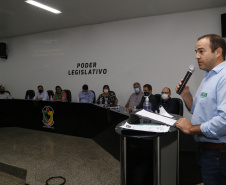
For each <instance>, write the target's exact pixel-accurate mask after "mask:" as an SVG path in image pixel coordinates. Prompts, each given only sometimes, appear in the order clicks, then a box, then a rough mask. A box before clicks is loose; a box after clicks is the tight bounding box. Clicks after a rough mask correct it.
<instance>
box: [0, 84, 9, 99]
mask: <svg viewBox="0 0 226 185" xmlns="http://www.w3.org/2000/svg"><path fill="white" fill-rule="evenodd" d="M0 99H11V96H10V95H9V93H8V92H5V87H3V86H1V87H0Z"/></svg>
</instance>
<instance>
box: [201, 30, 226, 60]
mask: <svg viewBox="0 0 226 185" xmlns="http://www.w3.org/2000/svg"><path fill="white" fill-rule="evenodd" d="M204 38H207V39H209V40H210V48H211V50H212V52H214V51H215V50H216V49H217V48H221V49H222V57H223V59H224V60H225V55H226V41H225V40H224V38H223V37H221V36H219V35H216V34H207V35H203V36H202V37H199V38H198V40H201V39H204Z"/></svg>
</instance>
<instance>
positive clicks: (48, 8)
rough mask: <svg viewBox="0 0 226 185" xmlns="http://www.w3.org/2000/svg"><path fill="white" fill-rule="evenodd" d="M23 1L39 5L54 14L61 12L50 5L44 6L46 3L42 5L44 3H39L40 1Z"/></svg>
mask: <svg viewBox="0 0 226 185" xmlns="http://www.w3.org/2000/svg"><path fill="white" fill-rule="evenodd" d="M25 2H26V3H29V4H31V5H34V6H37V7H39V8H42V9H44V10H47V11H50V12H52V13H55V14H59V13H62V12H61V11H59V10H56V9H54V8H51V7H49V6H46V5H44V4H41V3H39V2H36V1H33V0H27V1H25Z"/></svg>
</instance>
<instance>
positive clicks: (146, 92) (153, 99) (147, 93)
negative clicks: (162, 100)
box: [136, 84, 158, 112]
mask: <svg viewBox="0 0 226 185" xmlns="http://www.w3.org/2000/svg"><path fill="white" fill-rule="evenodd" d="M143 91H144V96H143V97H142V99H141V102H140V103H139V105H138V106H137V107H136V108H137V109H143V104H144V101H145V99H146V96H148V98H149V102H150V103H151V111H153V112H155V111H156V110H157V109H158V100H157V99H156V97H155V96H154V95H153V94H152V86H151V85H150V84H145V85H144V86H143Z"/></svg>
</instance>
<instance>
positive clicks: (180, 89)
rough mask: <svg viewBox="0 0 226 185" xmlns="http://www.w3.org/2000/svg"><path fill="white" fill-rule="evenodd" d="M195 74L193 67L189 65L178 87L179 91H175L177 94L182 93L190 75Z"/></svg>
mask: <svg viewBox="0 0 226 185" xmlns="http://www.w3.org/2000/svg"><path fill="white" fill-rule="evenodd" d="M194 72H195V66H193V65H190V66H189V69H188V72H187V74H186V75H185V77H184V79H183V81H182V84H181V86H180V87H179V89H178V90H177V94H181V92H182V91H183V89H184V87H185V85H186V84H187V82H188V80H189V79H190V77H191V75H192V74H193V73H194Z"/></svg>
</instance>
